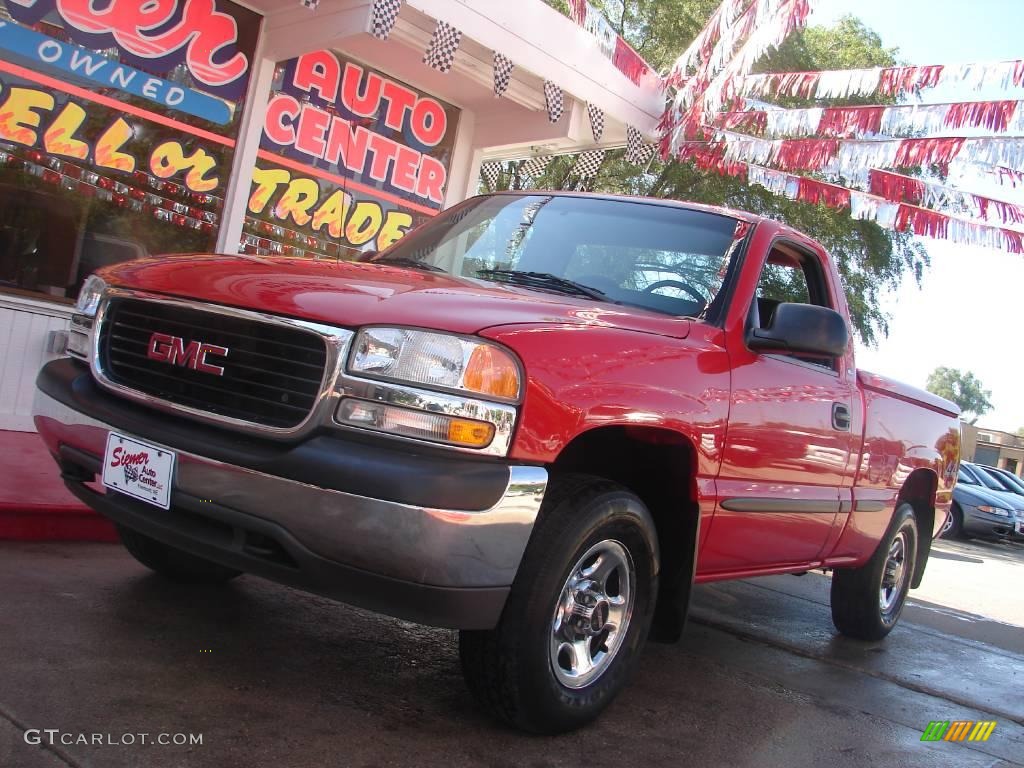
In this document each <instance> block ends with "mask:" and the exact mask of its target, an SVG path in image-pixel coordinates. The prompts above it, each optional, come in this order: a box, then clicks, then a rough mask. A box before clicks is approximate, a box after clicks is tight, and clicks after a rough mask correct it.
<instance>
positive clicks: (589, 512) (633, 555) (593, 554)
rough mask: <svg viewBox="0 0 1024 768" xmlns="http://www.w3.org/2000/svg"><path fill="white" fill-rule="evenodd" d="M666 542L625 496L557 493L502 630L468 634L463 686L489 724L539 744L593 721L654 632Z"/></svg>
mask: <svg viewBox="0 0 1024 768" xmlns="http://www.w3.org/2000/svg"><path fill="white" fill-rule="evenodd" d="M658 562H659V561H658V543H657V534H656V532H655V527H654V521H653V520H652V519H651V515H650V513H649V512H648V511H647V508H646V507H645V506H644V504H643V502H642V501H641V500H640V499H639V498H637V497H636V496H635V495H634V494H632V493H630V492H629V491H628V490H626V489H625V488H623V487H622V486H619V485H616V484H615V483H610V482H607V481H605V480H602V479H600V478H596V477H591V476H586V475H565V476H562V477H559V478H557V479H553V480H552V481H551V483H550V484H549V486H548V491H547V494H546V496H545V499H544V505H543V507H542V509H541V513H540V516H539V518H538V521H537V524H536V527H535V528H534V531H533V535H532V536H531V538H530V544H529V546H528V547H527V549H526V553H525V554H524V556H523V561H522V563H521V564H520V566H519V571H518V573H517V574H516V578H515V583H514V584H513V585H512V591H511V593H510V594H509V597H508V602H507V603H506V604H505V609H504V611H503V613H502V616H501V620H500V621H499V623H498V626H497V627H496V628H495V629H493V630H487V631H462V632H460V633H459V656H460V659H461V662H462V672H463V676H464V677H465V680H466V684H467V686H468V687H469V689H470V691H471V692H472V693H473V695H474V697H475V698H476V699H477V701H478V702H479V703H480V704H481V706H482V707H483V708H484V709H486V710H487V711H488V712H489V713H490V714H491V715H493V716H494V717H496V718H498V719H499V720H503V721H504V722H506V723H508V724H510V725H513V726H515V727H517V728H520V729H522V730H525V731H530V732H533V733H544V734H554V733H562V732H564V731H569V730H572V729H575V728H579V727H580V726H582V725H585V724H586V723H588V722H590V721H591V720H593V719H594V718H595V717H597V715H598V714H599V713H600V712H601V710H603V709H604V708H605V707H606V706H607V705H608V704H609V703H610V702H611V700H612V699H613V698H614V697H615V695H616V694H617V693H618V692H619V690H620V689H621V688H622V687H623V686H624V685H625V684H626V682H627V680H628V678H629V676H630V674H631V673H632V672H633V669H634V668H635V666H636V661H637V659H638V657H639V651H640V648H641V647H642V645H643V642H644V640H645V639H646V637H647V633H648V630H649V629H650V624H651V618H652V616H653V614H654V605H655V602H656V598H657V577H658Z"/></svg>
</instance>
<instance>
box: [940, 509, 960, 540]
mask: <svg viewBox="0 0 1024 768" xmlns="http://www.w3.org/2000/svg"><path fill="white" fill-rule="evenodd" d="M939 536H940V537H941V538H943V539H966V538H967V536H966V535H965V534H964V513H963V510H961V509H960V506H959V505H957V504H954V505H953V506H952V507H950V510H949V517H948V518H946V524H945V525H943V526H942V531H941V532H940V533H939Z"/></svg>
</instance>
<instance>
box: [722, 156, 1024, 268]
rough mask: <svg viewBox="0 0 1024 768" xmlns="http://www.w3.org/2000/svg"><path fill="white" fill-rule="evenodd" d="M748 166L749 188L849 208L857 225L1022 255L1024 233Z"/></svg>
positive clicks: (809, 201) (815, 180)
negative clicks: (869, 224)
mask: <svg viewBox="0 0 1024 768" xmlns="http://www.w3.org/2000/svg"><path fill="white" fill-rule="evenodd" d="M744 165H746V168H745V170H746V171H747V181H748V183H750V184H757V185H760V186H762V187H764V188H765V189H767V190H769V191H770V192H773V193H774V194H777V195H783V196H785V197H788V198H790V199H791V200H800V201H802V202H806V203H811V204H821V205H826V206H828V207H830V208H839V209H844V208H848V209H849V210H850V215H851V216H852V217H853V218H854V219H864V220H867V221H874V222H875V223H877V224H878V225H879V226H881V227H883V228H885V229H891V230H894V231H897V232H912V233H913V234H915V235H920V236H921V237H930V238H934V239H937V240H949V241H950V242H954V243H961V244H964V245H977V246H982V247H985V248H998V249H1002V250H1005V251H1008V252H1010V253H1024V232H1019V231H1017V230H1013V229H1007V228H1005V227H998V226H992V225H990V224H983V223H980V222H977V221H969V220H967V219H963V218H960V217H958V216H951V215H949V214H946V213H941V212H939V211H934V210H931V209H929V208H922V207H921V206H917V205H911V204H909V203H897V202H893V201H891V200H886V199H885V198H883V197H881V196H879V195H874V194H871V193H869V192H860V191H858V190H855V189H848V188H846V187H843V186H840V185H838V184H829V183H828V182H824V181H818V180H817V179H810V178H808V177H806V176H797V175H796V174H792V173H784V172H782V171H775V170H772V169H770V168H764V167H762V166H757V165H751V164H744ZM733 171H734V172H735V171H736V168H733Z"/></svg>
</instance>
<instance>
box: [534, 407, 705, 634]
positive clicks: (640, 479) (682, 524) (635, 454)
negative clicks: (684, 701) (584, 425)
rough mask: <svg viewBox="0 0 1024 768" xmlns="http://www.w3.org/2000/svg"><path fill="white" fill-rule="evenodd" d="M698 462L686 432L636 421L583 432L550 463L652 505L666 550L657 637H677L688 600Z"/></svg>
mask: <svg viewBox="0 0 1024 768" xmlns="http://www.w3.org/2000/svg"><path fill="white" fill-rule="evenodd" d="M695 466H696V453H695V451H694V447H693V445H692V444H691V443H690V441H689V440H687V439H686V437H684V436H683V435H681V434H679V433H678V432H673V431H671V430H667V429H660V428H657V427H634V426H609V427H598V428H595V429H592V430H589V431H587V432H584V433H583V434H581V435H578V436H577V437H576V438H575V439H574V440H573V441H572V442H570V443H569V444H568V445H567V446H566V447H565V448H564V449H563V450H562V452H561V453H560V454H559V455H558V458H557V459H556V460H555V462H554V464H553V465H552V466H551V470H552V471H553V472H582V473H586V474H590V475H597V476H599V477H603V478H605V479H608V480H611V481H613V482H616V483H619V484H620V485H624V486H625V487H627V488H629V490H631V491H632V492H633V493H635V494H636V495H637V496H639V497H640V499H641V500H642V501H643V502H644V504H645V505H646V507H647V509H648V510H650V513H651V516H652V517H653V518H654V524H655V527H656V529H657V533H658V546H659V550H660V553H661V573H660V577H659V596H658V608H657V611H656V613H655V619H654V627H653V628H652V630H651V637H652V639H655V640H666V641H674V640H676V639H678V637H679V635H680V634H681V633H682V628H683V623H684V621H685V618H686V609H687V607H688V605H689V598H690V589H691V587H692V584H693V574H694V570H695V567H696V560H697V539H698V531H699V522H700V510H699V507H698V505H697V489H696V483H695Z"/></svg>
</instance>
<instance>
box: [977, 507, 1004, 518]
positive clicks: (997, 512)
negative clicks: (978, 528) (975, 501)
mask: <svg viewBox="0 0 1024 768" xmlns="http://www.w3.org/2000/svg"><path fill="white" fill-rule="evenodd" d="M978 509H979V510H980V511H982V512H987V513H988V514H990V515H999V516H1000V517H1009V516H1010V512H1009V510H1006V509H1001V508H1000V507H990V506H989V505H988V504H982V505H981V506H979V507H978Z"/></svg>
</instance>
